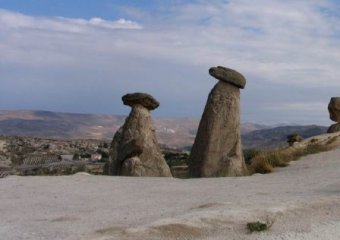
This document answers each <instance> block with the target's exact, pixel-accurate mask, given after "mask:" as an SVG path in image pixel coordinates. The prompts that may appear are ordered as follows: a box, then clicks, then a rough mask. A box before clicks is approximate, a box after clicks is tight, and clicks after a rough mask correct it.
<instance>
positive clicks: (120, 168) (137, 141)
mask: <svg viewBox="0 0 340 240" xmlns="http://www.w3.org/2000/svg"><path fill="white" fill-rule="evenodd" d="M122 100H123V103H124V104H125V105H129V106H131V108H132V109H131V112H130V114H129V116H128V117H127V119H126V120H125V123H124V125H123V126H122V127H121V128H120V129H119V130H118V131H117V132H116V134H115V136H114V137H113V140H112V143H111V150H110V157H111V159H110V162H109V166H108V168H109V169H108V171H109V174H110V175H120V176H148V177H171V172H170V168H169V166H168V165H167V163H166V161H165V159H164V158H163V155H162V153H161V150H160V147H159V145H158V142H157V139H156V135H155V130H154V127H153V122H152V119H151V115H150V110H154V109H156V108H157V107H158V106H159V103H158V102H157V100H155V99H154V98H153V97H152V96H151V95H148V94H145V93H133V94H126V95H124V96H123V97H122Z"/></svg>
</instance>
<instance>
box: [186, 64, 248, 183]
mask: <svg viewBox="0 0 340 240" xmlns="http://www.w3.org/2000/svg"><path fill="white" fill-rule="evenodd" d="M209 73H210V75H212V76H213V77H215V78H217V79H218V80H219V82H218V83H217V84H216V85H215V87H214V88H213V89H212V90H211V92H210V94H209V96H208V100H207V103H206V106H205V109H204V113H203V116H202V118H201V121H200V124H199V127H198V132H197V135H196V139H195V142H194V145H193V148H192V151H191V155H190V161H191V163H190V174H191V176H192V177H227V176H243V175H245V174H246V173H247V168H246V165H245V162H244V157H243V153H242V145H241V135H240V88H244V87H245V84H246V79H245V78H244V77H243V76H242V75H241V74H240V73H238V72H236V71H235V70H232V69H229V68H224V67H217V68H215V67H213V68H211V69H210V70H209Z"/></svg>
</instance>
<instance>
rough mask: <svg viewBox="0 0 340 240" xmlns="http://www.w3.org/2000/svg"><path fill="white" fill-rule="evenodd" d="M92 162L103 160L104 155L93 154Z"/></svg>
mask: <svg viewBox="0 0 340 240" xmlns="http://www.w3.org/2000/svg"><path fill="white" fill-rule="evenodd" d="M91 160H92V161H100V160H102V155H101V154H99V153H94V154H91Z"/></svg>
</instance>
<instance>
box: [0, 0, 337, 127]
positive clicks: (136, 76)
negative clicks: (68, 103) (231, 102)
mask: <svg viewBox="0 0 340 240" xmlns="http://www.w3.org/2000/svg"><path fill="white" fill-rule="evenodd" d="M122 9H123V8H122ZM124 9H125V10H124V11H125V13H126V14H127V15H126V16H125V17H126V19H129V18H130V17H129V15H128V14H131V16H132V17H133V19H136V18H137V19H138V18H139V22H141V23H142V24H140V23H137V22H133V21H129V20H125V19H119V20H116V21H108V20H104V19H102V18H100V17H93V18H91V19H89V20H86V19H74V18H63V17H33V16H27V15H23V14H19V13H15V12H10V11H6V10H0V52H1V58H0V67H1V65H2V66H8V65H9V66H11V67H13V68H20V69H23V70H22V71H23V72H25V71H27V72H30V73H32V72H33V73H34V74H33V75H31V76H30V78H34V77H35V76H39V74H41V75H43V76H44V79H45V81H56V80H55V79H54V80H53V77H45V76H47V75H49V71H51V69H52V70H55V69H58V71H63V72H66V73H68V74H69V75H68V76H67V77H71V78H72V80H69V79H68V80H66V79H65V80H63V79H58V81H65V82H67V81H69V82H73V81H78V82H80V81H82V79H87V77H88V76H89V75H91V74H92V73H93V72H97V75H98V78H100V79H102V80H103V83H102V84H103V85H105V84H108V85H109V84H114V88H115V91H116V94H117V95H120V94H121V93H122V92H124V91H126V90H127V89H131V88H133V89H136V90H138V89H141V90H145V91H150V92H156V93H158V92H159V96H160V97H161V98H162V99H160V100H161V102H162V100H163V99H164V101H169V103H167V102H164V104H163V106H170V107H172V105H171V104H170V102H171V101H170V100H169V99H171V97H173V93H176V94H177V95H176V98H177V100H178V101H179V102H183V103H186V102H187V103H188V104H187V105H185V104H182V107H183V108H184V109H191V108H192V103H193V102H195V101H196V102H197V101H200V102H199V104H203V103H204V101H205V95H206V94H207V92H208V91H209V90H210V89H209V86H210V85H209V84H213V82H208V83H207V82H204V79H206V78H209V76H208V74H207V69H208V68H209V67H210V66H214V65H224V66H227V67H232V68H235V69H237V70H239V71H241V72H242V73H243V74H244V75H245V76H246V77H247V78H248V85H247V87H246V91H247V92H246V91H245V93H246V94H248V95H247V96H252V97H253V98H251V97H247V96H246V97H245V99H246V100H247V101H252V102H254V101H258V105H259V106H258V109H263V110H265V111H266V112H265V114H268V111H269V109H268V108H266V107H267V105H266V104H267V103H268V102H269V103H270V104H272V105H271V106H274V108H275V106H276V107H278V106H280V108H281V107H282V111H287V112H288V111H290V110H292V109H293V110H294V107H295V110H296V111H295V113H297V114H300V113H299V111H300V112H301V116H303V113H304V111H305V112H306V111H311V110H310V109H312V108H313V107H315V108H317V109H316V111H319V113H320V115H321V114H324V108H323V109H321V107H322V105H323V104H320V105H317V106H316V105H315V106H313V107H311V105H310V103H308V102H313V103H315V102H316V103H319V102H320V103H324V102H325V99H329V98H330V97H331V95H332V94H336V93H337V92H339V91H338V90H337V89H339V88H340V81H339V76H340V68H339V66H340V19H339V16H337V15H336V14H334V13H336V12H337V10H338V9H339V7H338V6H337V5H336V4H335V3H334V2H332V1H331V0H327V1H316V0H300V1H293V0H288V1H280V0H258V1H252V0H229V1H222V0H215V1H208V0H201V1H197V2H194V3H191V4H174V5H171V6H169V5H167V8H163V9H162V14H159V13H154V12H152V13H151V12H150V13H149V12H143V11H142V10H139V9H137V10H138V11H137V10H136V9H132V10H131V9H129V8H124ZM165 9H166V10H165ZM164 11H165V12H166V13H164ZM175 66H176V67H175ZM2 69H4V68H2ZM27 69H29V70H27ZM0 70H1V69H0ZM39 71H41V72H39ZM89 72H91V74H89ZM2 75H3V74H2ZM7 75H8V76H9V77H10V75H11V74H10V72H9V71H8V72H7ZM12 75H13V76H12V79H14V80H13V81H15V78H16V77H15V76H14V73H12ZM26 75H27V74H26ZM74 76H76V77H74ZM91 76H92V75H91ZM65 78H66V77H65ZM255 79H256V81H255ZM254 82H256V84H258V85H261V87H262V88H256V87H255V86H254V85H252V83H254ZM65 84H66V83H65ZM274 85H275V86H278V85H282V86H287V88H285V90H284V91H285V92H284V93H283V92H281V91H280V89H277V88H276V89H275V90H272V89H271V88H272V86H274ZM70 86H71V83H70ZM180 86H182V87H180ZM183 86H185V87H183ZM71 87H72V86H71ZM102 87H104V86H102ZM289 88H290V90H289ZM306 88H307V89H311V92H310V93H308V94H306V93H304V96H300V95H299V94H295V95H294V96H292V97H291V99H289V100H290V102H299V104H302V105H295V106H293V105H284V104H283V101H285V100H280V99H279V98H275V99H274V96H275V95H276V96H281V95H282V96H284V95H290V94H292V92H294V91H295V92H297V93H298V92H299V91H300V90H303V89H306ZM287 89H288V90H287ZM318 90H320V91H321V90H322V92H323V94H322V96H321V95H319V94H318ZM267 91H273V92H272V94H271V96H268V97H270V99H267V100H266V101H265V100H263V101H259V99H260V98H261V96H262V95H263V92H267ZM328 94H329V96H328ZM307 95H308V96H307ZM199 96H200V98H199ZM202 96H204V97H202ZM119 98H120V96H117V99H119ZM198 99H199V100H198ZM290 102H289V103H290ZM289 103H287V104H289ZM190 104H191V105H190ZM250 104H251V102H248V103H247V102H246V103H245V104H244V105H245V107H247V105H250ZM297 108H299V109H297ZM197 109H198V110H199V109H201V107H195V110H194V111H196V115H197V116H199V115H200V112H198V110H197ZM303 109H305V110H303ZM318 109H321V110H318ZM325 109H326V107H325ZM168 111H176V108H173V109H168ZM247 111H249V110H247V109H244V110H243V112H245V114H246V115H247ZM259 114H260V113H259ZM264 117H265V116H263V118H264ZM287 117H289V115H288V114H287ZM326 117H328V116H326ZM246 120H249V121H251V120H252V119H246ZM282 120H284V119H282Z"/></svg>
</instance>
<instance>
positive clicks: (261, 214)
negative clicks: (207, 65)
mask: <svg viewBox="0 0 340 240" xmlns="http://www.w3.org/2000/svg"><path fill="white" fill-rule="evenodd" d="M339 156H340V149H338V150H334V151H331V152H327V153H321V154H316V155H311V156H307V157H305V158H303V159H301V160H299V161H297V162H293V163H292V164H291V165H290V166H289V167H286V168H282V169H278V170H277V171H276V172H274V173H272V174H268V175H256V176H251V177H238V178H233V177H231V178H208V179H188V180H180V179H173V178H143V177H142V178H141V177H139V178H133V177H111V176H108V177H106V176H84V175H73V176H63V177H17V176H10V177H7V178H5V179H0V192H1V194H0V216H1V218H0V236H1V237H0V238H1V239H6V240H21V239H25V240H39V239H49V240H60V239H63V240H78V239H82V240H89V239H91V240H93V239H94V240H107V239H117V240H129V239H138V240H140V239H142V240H144V239H147V240H153V239H157V240H161V239H178V240H182V239H183V240H186V239H204V240H208V239H209V240H225V239H235V240H236V239H237V240H239V239H241V240H242V239H245V240H247V239H251V240H253V239H264V240H269V239H270V240H273V239H274V240H276V239H285V240H286V239H287V240H293V239H294V240H296V239H306V240H307V239H308V240H321V239H326V240H333V239H334V240H335V239H336V240H338V239H340V157H339ZM253 221H267V222H271V223H273V225H272V227H271V228H270V229H269V230H268V231H266V232H263V233H252V234H250V233H249V232H248V231H247V229H246V224H247V223H248V222H253Z"/></svg>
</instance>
